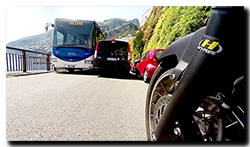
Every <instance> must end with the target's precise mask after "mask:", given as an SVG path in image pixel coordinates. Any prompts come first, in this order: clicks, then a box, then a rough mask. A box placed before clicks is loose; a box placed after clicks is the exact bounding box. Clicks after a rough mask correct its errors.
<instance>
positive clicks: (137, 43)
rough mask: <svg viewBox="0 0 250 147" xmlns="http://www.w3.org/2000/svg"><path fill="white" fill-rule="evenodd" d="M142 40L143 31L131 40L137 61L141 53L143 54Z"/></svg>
mask: <svg viewBox="0 0 250 147" xmlns="http://www.w3.org/2000/svg"><path fill="white" fill-rule="evenodd" d="M142 38H143V31H139V32H138V33H137V34H136V35H135V38H134V39H133V44H134V53H135V54H136V56H137V57H138V59H140V58H141V56H142V53H143V48H144V45H145V43H144V41H143V40H142Z"/></svg>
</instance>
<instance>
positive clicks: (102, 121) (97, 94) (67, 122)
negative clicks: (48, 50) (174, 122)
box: [6, 71, 148, 141]
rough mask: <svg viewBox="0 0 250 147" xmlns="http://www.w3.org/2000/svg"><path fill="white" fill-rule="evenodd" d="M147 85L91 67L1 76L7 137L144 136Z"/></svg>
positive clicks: (109, 138) (120, 138)
mask: <svg viewBox="0 0 250 147" xmlns="http://www.w3.org/2000/svg"><path fill="white" fill-rule="evenodd" d="M147 87H148V84H145V83H144V82H143V81H142V80H141V79H138V78H137V77H135V76H133V75H130V76H128V77H124V76H122V75H120V74H117V73H102V74H99V73H98V74H97V72H93V71H78V72H75V73H68V72H59V73H48V74H38V75H30V76H20V77H12V78H6V139H7V141H23V140H39V141H43V140H46V141H48V140H49V141H50V140H53V141H146V127H145V102H146V99H145V97H146V92H147Z"/></svg>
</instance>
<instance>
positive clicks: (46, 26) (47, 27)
mask: <svg viewBox="0 0 250 147" xmlns="http://www.w3.org/2000/svg"><path fill="white" fill-rule="evenodd" d="M49 26H51V27H54V24H52V23H49V22H47V23H46V24H45V30H46V32H47V31H48V29H49Z"/></svg>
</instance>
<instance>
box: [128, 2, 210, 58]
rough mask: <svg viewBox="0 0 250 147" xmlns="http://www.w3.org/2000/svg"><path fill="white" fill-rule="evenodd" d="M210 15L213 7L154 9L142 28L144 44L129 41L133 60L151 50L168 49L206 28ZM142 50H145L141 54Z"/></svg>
mask: <svg viewBox="0 0 250 147" xmlns="http://www.w3.org/2000/svg"><path fill="white" fill-rule="evenodd" d="M210 13H211V7H206V6H185V7H184V6H171V7H169V6H155V7H153V10H152V12H151V14H150V16H149V19H148V21H147V22H146V23H145V24H144V25H143V26H142V27H141V28H140V30H141V31H142V33H143V39H142V40H143V41H144V43H141V44H139V45H138V44H134V42H136V41H134V40H130V41H129V43H130V46H131V50H132V51H131V52H132V56H131V57H132V59H133V60H134V59H139V58H140V57H141V55H142V54H143V53H145V52H146V51H148V50H151V49H158V48H162V49H166V48H167V47H168V46H169V45H170V44H171V43H173V42H174V41H176V40H178V39H180V38H181V37H183V36H185V35H187V34H190V33H192V32H194V31H196V30H198V29H200V28H201V27H204V26H205V25H206V24H207V21H208V19H209V16H210ZM136 35H141V33H137V34H136ZM135 38H140V37H136V36H135ZM135 38H134V39H135ZM141 48H143V50H142V53H141V54H140V52H139V51H141Z"/></svg>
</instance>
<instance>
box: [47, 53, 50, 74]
mask: <svg viewBox="0 0 250 147" xmlns="http://www.w3.org/2000/svg"><path fill="white" fill-rule="evenodd" d="M47 71H50V55H47Z"/></svg>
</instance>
